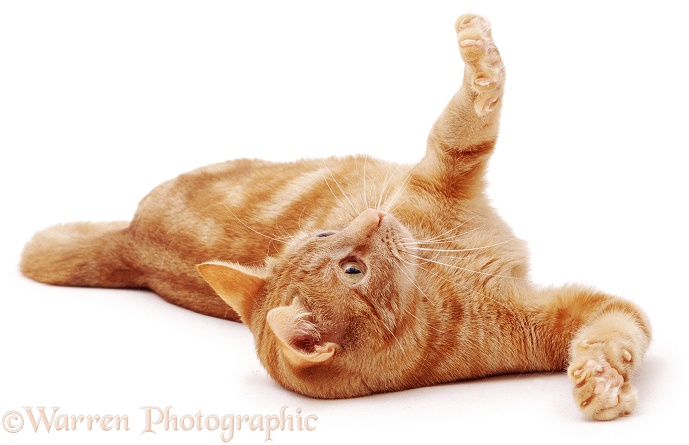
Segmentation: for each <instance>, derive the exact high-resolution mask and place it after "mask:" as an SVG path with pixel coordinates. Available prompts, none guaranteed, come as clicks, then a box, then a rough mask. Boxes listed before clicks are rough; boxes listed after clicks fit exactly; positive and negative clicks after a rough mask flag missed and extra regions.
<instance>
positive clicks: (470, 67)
mask: <svg viewBox="0 0 689 445" xmlns="http://www.w3.org/2000/svg"><path fill="white" fill-rule="evenodd" d="M455 28H456V31H457V41H458V45H459V51H460V54H461V57H462V59H463V60H464V63H465V69H464V75H463V79H462V82H461V87H460V89H459V91H458V92H457V93H456V94H455V95H454V97H452V99H451V100H450V102H449V104H448V105H447V107H446V108H445V110H444V111H443V112H442V114H441V115H440V117H439V118H438V120H437V121H436V122H435V124H434V125H433V127H432V129H431V132H430V135H429V137H428V145H427V149H426V154H425V156H424V157H423V158H422V159H421V160H420V161H419V162H418V163H417V164H415V165H411V166H407V165H398V164H394V163H389V162H385V161H382V160H377V159H372V158H370V157H367V156H349V157H343V158H329V159H321V160H301V161H296V162H291V163H271V162H265V161H259V160H248V159H242V160H235V161H229V162H225V163H220V164H216V165H211V166H208V167H204V168H200V169H197V170H193V171H191V172H189V173H186V174H183V175H181V176H179V177H177V178H176V179H173V180H171V181H168V182H165V183H163V184H162V185H160V186H158V187H157V188H155V189H154V190H153V191H152V192H151V193H150V194H149V195H148V196H146V197H145V198H144V199H143V200H142V201H141V203H140V204H139V207H138V210H137V212H136V213H135V215H134V217H133V220H132V221H131V222H111V223H91V222H80V223H70V224H64V225H56V226H53V227H49V228H47V229H45V230H43V231H41V232H39V233H37V234H36V235H35V236H34V237H33V238H32V240H31V241H29V243H28V244H27V245H26V247H25V249H24V252H23V253H22V258H21V263H20V269H21V271H22V272H23V274H24V275H26V276H27V277H30V278H33V279H35V280H37V281H41V282H45V283H50V284H55V285H69V286H96V287H122V288H124V287H129V288H148V289H151V290H153V291H154V292H156V293H157V294H159V295H160V296H162V297H163V298H164V299H166V300H167V301H169V302H171V303H174V304H176V305H179V306H182V307H184V308H187V309H190V310H193V311H196V312H199V313H202V314H207V315H211V316H214V317H220V318H225V319H229V320H235V321H241V322H243V323H245V324H246V325H247V326H248V327H249V329H250V330H251V332H252V333H253V335H254V339H255V342H256V349H257V354H258V356H259V358H260V360H261V363H262V364H263V366H264V367H265V368H266V370H267V371H268V373H269V374H270V375H271V376H272V377H273V378H274V379H275V380H276V381H277V382H279V383H280V384H281V385H283V386H284V387H285V388H288V389H290V390H293V391H296V392H299V393H302V394H305V395H308V396H312V397H317V398H345V397H356V396H363V395H367V394H373V393H379V392H386V391H398V390H404V389H409V388H415V387H421V386H427V385H433V384H439V383H445V382H453V381H459V380H464V379H472V378H478V377H483V376H489V375H496V374H505V373H522V372H536V371H560V370H565V369H566V370H567V374H568V376H569V378H570V379H571V381H572V384H573V395H574V399H575V403H576V404H577V405H578V407H579V408H580V409H581V411H582V412H583V413H584V414H585V415H586V416H588V417H591V418H594V419H600V420H610V419H615V418H617V417H619V416H623V415H627V414H630V413H631V412H632V410H633V409H634V408H635V406H636V391H635V388H634V387H633V386H632V379H633V375H634V372H635V370H636V369H637V368H638V367H639V365H640V363H641V361H642V358H643V355H644V353H645V351H646V349H647V347H648V345H649V342H650V339H651V327H650V324H649V321H648V319H647V317H646V315H645V314H644V313H643V312H642V311H641V310H640V309H639V308H638V307H637V306H636V305H634V304H633V303H631V302H629V301H626V300H624V299H621V298H619V297H615V296H611V295H607V294H605V293H603V292H600V291H598V290H595V289H593V288H590V287H586V286H581V285H574V284H573V285H567V286H564V287H560V288H554V287H553V288H540V287H537V286H536V285H534V284H533V283H532V282H531V281H530V280H529V278H528V259H527V256H528V255H527V250H526V246H525V244H524V242H523V241H521V240H519V239H517V238H516V237H515V236H514V234H513V232H512V231H511V229H510V228H509V226H508V225H507V224H506V223H505V222H504V221H503V220H502V219H501V218H500V217H499V216H498V215H497V213H496V211H495V210H494V209H493V208H492V207H491V206H490V204H489V203H488V199H487V197H486V195H485V169H486V164H487V162H488V159H489V157H490V155H491V153H492V152H493V150H494V147H495V144H496V140H497V136H498V126H499V120H500V109H501V107H502V98H503V91H504V83H505V70H504V66H503V63H502V59H501V57H500V54H499V52H498V49H497V48H496V46H495V43H494V42H493V39H492V35H491V28H490V24H489V22H488V21H487V20H486V19H485V18H483V17H480V16H477V15H473V14H468V15H463V16H461V17H459V18H458V19H457V21H456V23H455ZM218 296H219V297H220V298H218Z"/></svg>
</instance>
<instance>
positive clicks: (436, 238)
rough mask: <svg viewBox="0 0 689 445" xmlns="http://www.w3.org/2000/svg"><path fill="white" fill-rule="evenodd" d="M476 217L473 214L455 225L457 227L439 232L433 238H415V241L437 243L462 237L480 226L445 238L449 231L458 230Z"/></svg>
mask: <svg viewBox="0 0 689 445" xmlns="http://www.w3.org/2000/svg"><path fill="white" fill-rule="evenodd" d="M474 218H476V217H475V216H472V217H471V218H469V219H467V220H466V221H463V222H462V223H460V224H459V225H457V226H455V227H453V228H451V229H448V230H446V231H444V232H443V233H441V234H439V235H436V236H434V237H431V238H427V239H425V240H423V241H418V240H414V242H415V243H418V244H433V243H436V242H438V243H441V242H445V241H448V240H451V239H455V238H458V237H460V236H464V235H466V234H467V233H471V232H472V231H474V230H477V229H478V227H475V228H473V229H471V230H467V231H466V232H462V233H458V234H455V235H453V236H451V237H448V238H444V236H445V235H447V234H448V233H452V232H454V231H455V230H457V229H459V228H460V227H462V226H463V225H465V224H467V223H468V222H469V221H471V220H472V219H474Z"/></svg>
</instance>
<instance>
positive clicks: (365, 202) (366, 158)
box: [364, 156, 369, 209]
mask: <svg viewBox="0 0 689 445" xmlns="http://www.w3.org/2000/svg"><path fill="white" fill-rule="evenodd" d="M367 160H368V156H366V157H364V206H366V208H367V209H368V208H369V207H368V196H366V161H367Z"/></svg>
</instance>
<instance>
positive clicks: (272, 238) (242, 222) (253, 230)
mask: <svg viewBox="0 0 689 445" xmlns="http://www.w3.org/2000/svg"><path fill="white" fill-rule="evenodd" d="M223 206H224V207H225V209H227V211H228V212H230V213H231V214H232V216H234V217H235V219H236V220H237V221H238V222H239V223H240V224H241V225H243V226H244V227H245V228H247V229H248V230H250V231H252V232H254V233H255V234H257V235H261V236H262V237H265V238H268V239H269V240H273V241H276V242H278V243H282V244H286V243H287V241H285V240H284V239H280V238H277V237H276V236H275V234H273V236H269V235H266V234H265V233H261V232H259V231H258V230H255V229H253V228H252V227H249V226H248V225H246V224H245V223H244V221H242V220H241V219H239V217H238V216H237V215H235V213H234V212H233V211H232V209H230V208H229V207H228V206H227V204H223Z"/></svg>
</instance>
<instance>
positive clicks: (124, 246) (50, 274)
mask: <svg viewBox="0 0 689 445" xmlns="http://www.w3.org/2000/svg"><path fill="white" fill-rule="evenodd" d="M128 226H129V223H127V222H109V223H92V222H77V223H68V224H58V225H55V226H52V227H48V228H47V229H44V230H42V231H40V232H38V233H37V234H36V235H34V237H33V238H32V239H31V241H29V242H28V243H27V244H26V247H24V252H23V253H22V258H21V262H20V266H19V268H20V270H21V272H22V273H23V274H24V275H26V276H27V277H29V278H32V279H34V280H36V281H40V282H43V283H48V284H55V285H61V286H89V287H142V285H143V283H142V282H141V274H140V273H139V272H137V270H136V269H135V268H134V267H133V261H132V259H133V258H132V255H133V252H132V243H131V241H130V239H131V238H130V234H129V231H128Z"/></svg>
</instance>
